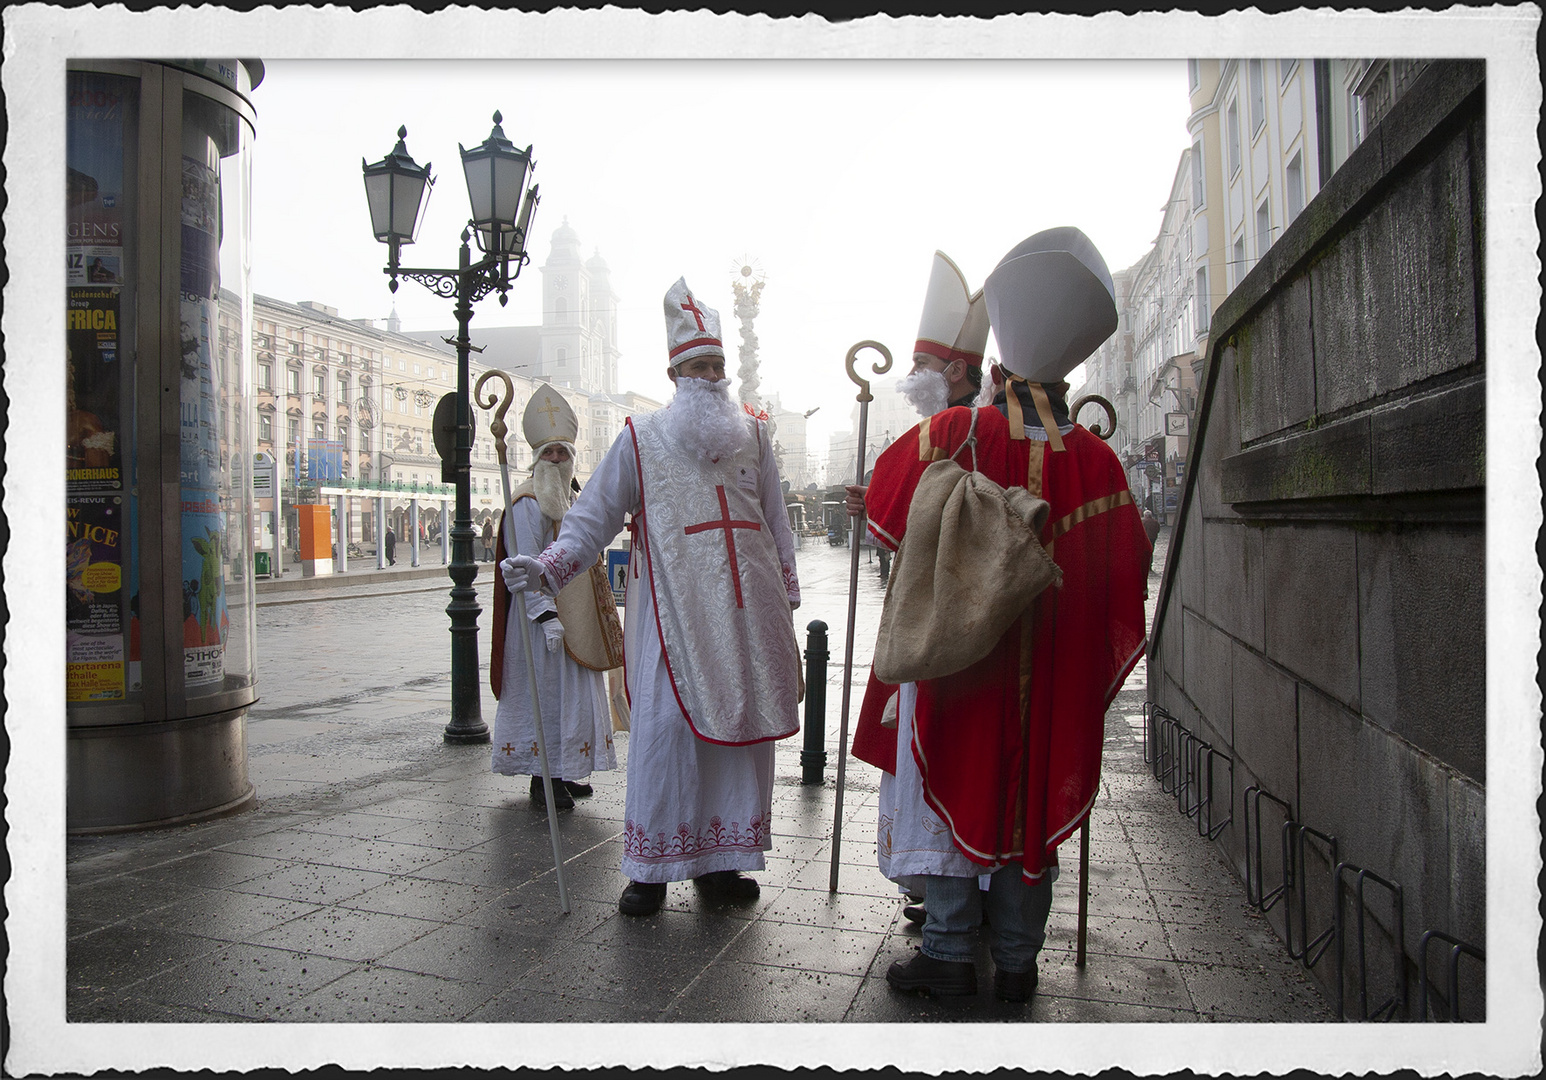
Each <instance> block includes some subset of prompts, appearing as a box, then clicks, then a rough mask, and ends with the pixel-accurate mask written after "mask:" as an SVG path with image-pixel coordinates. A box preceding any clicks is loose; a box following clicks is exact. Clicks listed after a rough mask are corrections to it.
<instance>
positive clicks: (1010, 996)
mask: <svg viewBox="0 0 1546 1080" xmlns="http://www.w3.org/2000/svg"><path fill="white" fill-rule="evenodd" d="M1035 989H1036V969H1035V968H1034V967H1032V968H1031V970H1030V971H1005V970H1004V969H1003V968H999V969H998V970H997V971H995V972H994V973H993V994H994V996H995V997H997V998H998V999H999V1000H1000V1001H1025V1000H1027V999H1028V998H1030V996H1031V992H1032V991H1034V990H1035Z"/></svg>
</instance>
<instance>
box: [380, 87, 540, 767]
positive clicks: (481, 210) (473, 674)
mask: <svg viewBox="0 0 1546 1080" xmlns="http://www.w3.org/2000/svg"><path fill="white" fill-rule="evenodd" d="M501 119H502V118H501V117H500V114H499V113H497V112H496V113H495V114H494V130H493V131H492V132H490V133H489V137H488V138H487V139H485V140H484V141H483V142H482V143H480V144H479V145H478V146H475V147H473V148H472V149H471V150H467V149H465V148H463V147H461V146H460V145H459V146H458V147H457V149H459V150H460V151H461V155H462V170H463V172H464V174H465V176H466V179H467V193H468V196H469V198H470V200H471V202H472V218H471V219H470V220H469V221H468V222H467V227H466V228H465V229H463V230H462V247H461V257H460V259H459V260H458V265H457V269H455V270H425V269H418V268H413V267H403V266H399V265H398V251H399V249H400V248H401V247H402V246H403V245H404V244H411V243H413V242H414V239H415V238H416V236H417V235H418V227H419V220H420V218H421V216H422V214H423V211H424V206H425V204H426V203H427V202H428V200H429V192H430V188H431V187H432V186H433V185H434V182H435V181H434V177H432V176H431V175H430V171H429V165H428V164H427V163H426V164H424V165H422V166H421V165H419V164H418V163H417V162H415V161H414V160H413V158H412V156H411V155H410V154H409V153H408V147H407V145H406V142H405V140H406V139H407V137H408V129H407V128H398V129H397V140H398V141H397V145H396V146H395V147H394V148H393V149H392V152H391V153H390V154H388V155H387V156H386V157H384V158H382V159H381V160H380V161H378V162H376V163H375V164H374V165H371V164H367V163H366V162H365V160H364V159H363V158H362V159H361V160H360V166H361V168H362V169H363V171H364V173H365V197H366V201H367V202H368V203H369V205H370V220H371V228H372V229H373V230H374V231H375V234H376V239H377V240H380V241H381V242H382V243H384V244H386V245H387V248H388V251H389V252H390V254H389V256H388V261H387V266H386V268H385V270H384V271H383V273H386V274H389V275H390V276H391V284H390V285H389V288H390V289H391V290H392V291H393V292H396V291H397V279H398V278H399V277H404V278H409V279H411V280H413V281H417V282H418V283H419V284H421V285H423V286H424V287H425V288H427V289H429V290H430V291H431V292H433V293H435V295H437V296H443V297H445V298H447V299H452V298H454V299H455V300H456V326H457V334H456V422H455V427H456V437H455V442H454V445H453V450H452V468H451V471H452V474H453V478H454V482H455V486H456V513H455V516H454V517H453V519H452V524H451V565H450V574H451V581H452V583H453V584H452V587H451V602H450V604H448V605H447V606H446V614H447V615H449V616H450V617H451V722H450V723H449V724H447V725H446V729H445V740H446V741H447V742H457V743H471V742H487V741H488V738H489V731H488V725H486V724H485V723H484V722H483V716H482V704H481V698H480V695H479V690H478V685H479V683H478V614H479V612H480V611H481V610H482V608H480V607H479V606H478V594H477V590H476V589H474V588H473V585H472V583H473V579H474V578H476V577H477V575H478V564H477V563H476V562H474V561H473V556H472V542H473V538H474V536H475V533H474V532H473V528H472V479H471V476H472V474H471V466H470V459H471V456H472V404H471V387H470V377H469V371H468V357H469V354H470V353H471V351H472V343H471V341H470V340H469V338H468V336H467V324H468V323H469V322H470V321H471V320H472V305H473V302H474V301H475V300H479V299H482V298H483V297H485V296H487V295H488V294H489V293H491V292H496V291H497V292H498V293H499V303H500V304H501V305H503V304H504V303H505V302H506V300H507V299H508V297H507V296H506V294H507V293H508V292H509V291H510V285H511V283H512V282H514V281H515V279H516V278H518V277H520V274H521V268H522V267H523V266H525V265H526V263H528V262H530V261H531V256H530V255H528V254H527V251H526V238H527V236H528V235H529V230H530V228H531V218H532V213H533V211H534V210H535V209H536V205H537V203H538V202H539V201H540V199H539V197H538V194H537V188H536V186H535V185H534V186H532V187H530V188H527V187H526V178H527V176H528V174H529V173H530V172H531V171H532V170H533V169H534V168H535V167H536V164H535V162H533V161H532V160H531V147H530V146H528V147H527V148H526V149H525V150H517V149H516V148H515V145H514V144H513V143H511V142H510V140H509V139H507V138H505V133H504V130H503V129H502V128H501V127H500V126H499V125H500V122H501ZM474 234H476V235H477V237H478V247H479V249H480V250H481V251H482V252H483V253H484V256H483V258H481V259H479V260H478V261H477V262H473V261H472V251H471V248H470V247H469V246H468V244H469V241H470V240H471V239H472V236H473V235H474Z"/></svg>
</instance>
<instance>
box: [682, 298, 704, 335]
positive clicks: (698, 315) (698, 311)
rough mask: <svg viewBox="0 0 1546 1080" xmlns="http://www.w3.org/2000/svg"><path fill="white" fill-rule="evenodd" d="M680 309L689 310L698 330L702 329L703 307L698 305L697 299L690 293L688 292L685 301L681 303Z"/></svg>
mask: <svg viewBox="0 0 1546 1080" xmlns="http://www.w3.org/2000/svg"><path fill="white" fill-rule="evenodd" d="M682 310H683V311H690V312H692V317H693V320H694V321H695V322H697V324H698V329H699V330H702V329H704V326H703V309H702V308H700V307H699V306H698V301H696V300H694V299H693V296H692V293H688V294H687V303H685V304H683V305H682Z"/></svg>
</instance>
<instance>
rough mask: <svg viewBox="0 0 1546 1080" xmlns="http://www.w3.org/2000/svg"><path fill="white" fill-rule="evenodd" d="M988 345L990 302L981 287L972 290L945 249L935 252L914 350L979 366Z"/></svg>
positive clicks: (942, 358) (948, 360)
mask: <svg viewBox="0 0 1546 1080" xmlns="http://www.w3.org/2000/svg"><path fill="white" fill-rule="evenodd" d="M987 344H988V302H987V300H986V299H985V298H984V297H983V295H982V290H981V289H978V290H977V291H976V292H975V293H973V292H971V291H969V290H968V289H967V287H966V275H965V274H963V273H961V268H960V267H958V266H956V264H955V263H954V262H952V261H951V260H950V256H948V255H946V254H945V253H944V252H943V251H936V252H935V253H934V266H933V269H932V270H931V271H930V272H929V289H928V292H926V293H925V294H924V297H923V318H922V319H920V320H919V322H918V341H917V343H916V344H915V345H913V352H914V353H926V354H928V355H929V356H937V357H939V358H940V359H941V360H943V361H945V363H947V364H948V363H950V362H951V361H952V360H964V361H966V363H967V364H969V365H971V366H972V367H980V366H981V364H982V351H983V349H984V348H985V347H986V346H987Z"/></svg>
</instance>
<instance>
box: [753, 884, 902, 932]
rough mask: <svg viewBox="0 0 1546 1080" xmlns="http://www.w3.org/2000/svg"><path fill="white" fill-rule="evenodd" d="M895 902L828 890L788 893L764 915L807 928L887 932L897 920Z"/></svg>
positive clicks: (766, 917)
mask: <svg viewBox="0 0 1546 1080" xmlns="http://www.w3.org/2000/svg"><path fill="white" fill-rule="evenodd" d="M897 911H898V907H897V903H896V901H895V900H893V899H890V898H888V897H881V896H863V895H850V894H844V893H842V892H838V893H837V894H836V895H833V894H832V893H829V892H828V891H827V890H826V889H793V888H791V889H786V890H784V892H783V894H782V895H781V896H780V897H779V899H778V901H777V902H776V903H775V904H774V905H773V906H772V907H771V908H770V909H769V910H768V911H767V912H766V914H764V915H763V918H765V919H768V920H771V921H773V922H785V923H797V924H800V925H804V926H823V927H833V928H852V929H856V930H870V931H877V932H878V931H884V930H886V929H887V928H888V927H890V926H891V924H892V923H893V922H894V921H895V920H896V918H897Z"/></svg>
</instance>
